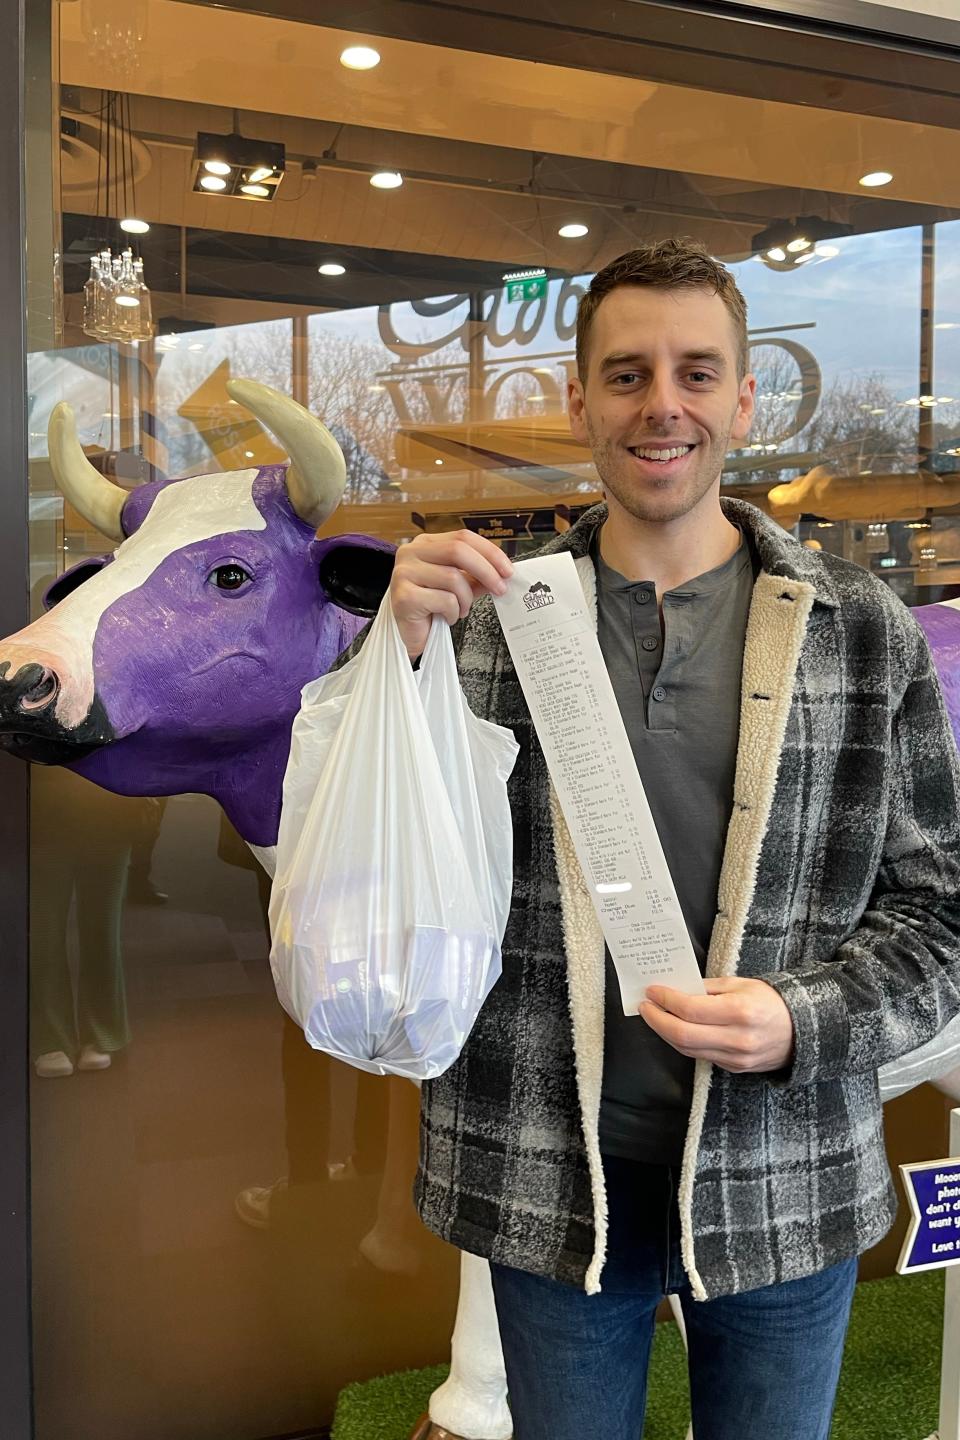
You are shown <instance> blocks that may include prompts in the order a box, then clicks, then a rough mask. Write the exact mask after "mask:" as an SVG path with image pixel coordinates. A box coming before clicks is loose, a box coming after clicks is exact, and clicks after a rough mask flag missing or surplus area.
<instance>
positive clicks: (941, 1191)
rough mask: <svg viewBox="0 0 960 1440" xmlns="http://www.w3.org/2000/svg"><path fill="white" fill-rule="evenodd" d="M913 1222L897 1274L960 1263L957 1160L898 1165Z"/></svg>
mask: <svg viewBox="0 0 960 1440" xmlns="http://www.w3.org/2000/svg"><path fill="white" fill-rule="evenodd" d="M900 1173H901V1175H902V1176H903V1183H904V1186H905V1188H906V1191H907V1199H908V1200H909V1201H910V1209H911V1211H912V1218H911V1222H910V1229H909V1230H908V1232H907V1238H906V1239H905V1240H904V1242H903V1249H902V1250H901V1252H900V1259H899V1260H898V1261H897V1271H898V1273H899V1274H901V1275H910V1274H912V1273H913V1272H914V1271H915V1270H937V1269H939V1268H940V1267H941V1266H944V1265H956V1264H957V1263H958V1262H960V1157H954V1158H953V1159H952V1160H925V1161H923V1162H922V1163H920V1164H916V1165H901V1166H900Z"/></svg>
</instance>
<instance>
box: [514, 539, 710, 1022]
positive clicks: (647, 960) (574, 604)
mask: <svg viewBox="0 0 960 1440" xmlns="http://www.w3.org/2000/svg"><path fill="white" fill-rule="evenodd" d="M494 604H495V605H496V607H497V614H498V615H499V617H500V624H501V625H502V627H503V633H504V635H505V637H506V641H507V645H508V646H509V649H510V655H511V657H512V659H513V664H514V667H515V669H516V672H517V676H518V678H519V680H520V684H521V686H522V688H523V693H524V696H525V698H526V701H527V705H528V707H529V710H530V715H531V717H532V719H533V723H534V727H535V728H536V732H537V736H538V738H539V740H540V744H541V745H542V747H543V753H544V756H545V757H546V761H547V768H548V769H549V771H550V778H551V779H552V781H553V784H554V787H555V789H556V791H557V797H558V799H559V801H560V806H561V809H562V810H563V814H564V817H565V819H566V822H567V825H568V827H569V830H570V835H571V838H572V840H573V844H574V848H575V849H576V852H577V859H578V860H579V861H580V868H581V869H582V871H583V874H584V877H585V879H586V881H587V885H588V886H589V888H590V893H591V895H592V897H593V903H594V905H595V907H596V911H597V917H598V919H599V921H600V928H601V929H602V931H603V935H604V939H605V940H606V942H607V946H608V947H609V950H610V954H611V957H612V959H613V963H614V967H615V968H616V972H617V976H618V977H619V980H620V994H621V998H622V1000H623V1010H624V1014H625V1015H635V1014H636V1012H637V1006H638V1005H639V1003H640V1001H641V1000H643V999H644V996H645V992H646V989H647V986H648V985H671V986H673V988H674V989H676V990H684V991H686V992H687V993H688V994H703V992H704V984H703V979H702V977H701V974H700V969H699V966H698V965H697V960H696V956H695V955H694V953H693V946H692V945H691V943H690V937H689V935H688V934H687V927H686V925H685V924H684V921H683V915H682V913H681V910H680V903H679V901H678V900H677V892H676V889H675V888H674V884H673V879H672V877H671V875H670V871H669V869H668V868H667V861H666V856H665V855H664V853H663V846H662V845H661V843H660V836H659V835H658V834H657V829H656V826H655V825H654V823H653V816H652V815H651V813H650V806H649V804H648V803H647V797H646V795H645V793H644V789H643V782H642V781H641V779H640V775H639V773H638V771H637V765H636V761H635V760H634V758H633V751H632V750H631V748H630V741H629V739H628V738H627V732H626V729H625V728H624V724H623V720H622V718H621V715H620V711H619V708H618V706H617V701H616V696H615V695H614V693H613V686H612V685H611V683H610V677H609V675H608V674H607V668H606V666H605V664H604V662H603V654H602V652H601V650H600V643H599V641H598V640H597V636H596V632H595V630H594V628H593V625H592V622H591V619H590V616H589V614H588V613H587V606H586V601H585V600H584V596H583V590H582V588H581V585H580V579H579V576H578V575H577V567H576V565H575V564H574V562H573V557H572V556H571V555H569V554H566V553H564V554H561V555H545V556H543V557H541V558H539V559H535V560H522V561H520V562H519V563H518V564H516V565H515V566H514V572H513V576H512V578H511V580H510V588H509V589H508V591H507V593H506V594H505V595H504V596H502V597H500V598H495V600H494Z"/></svg>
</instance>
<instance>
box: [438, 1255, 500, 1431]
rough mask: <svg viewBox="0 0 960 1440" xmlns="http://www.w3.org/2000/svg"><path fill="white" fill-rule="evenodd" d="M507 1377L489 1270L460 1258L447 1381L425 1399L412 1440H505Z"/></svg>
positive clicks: (479, 1262)
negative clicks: (425, 1416)
mask: <svg viewBox="0 0 960 1440" xmlns="http://www.w3.org/2000/svg"><path fill="white" fill-rule="evenodd" d="M512 1434H513V1422H512V1421H511V1419H510V1410H509V1407H508V1405H507V1377H506V1374H505V1372H504V1368H503V1350H502V1349H501V1346H500V1331H499V1329H498V1327H497V1312H496V1308H495V1306H494V1303H493V1285H492V1283H491V1280H490V1266H489V1265H488V1264H487V1262H486V1260H480V1259H478V1257H477V1256H476V1255H467V1254H463V1253H461V1256H460V1303H459V1305H458V1306H457V1320H456V1324H455V1325H454V1327H453V1340H452V1341H451V1346H450V1378H449V1379H448V1380H445V1381H444V1383H443V1384H442V1385H441V1386H440V1387H439V1389H437V1390H434V1392H433V1394H432V1395H431V1396H430V1416H429V1421H428V1422H424V1423H423V1424H422V1425H421V1426H420V1427H419V1428H418V1429H417V1431H416V1432H415V1435H416V1437H417V1440H510V1436H511V1435H512Z"/></svg>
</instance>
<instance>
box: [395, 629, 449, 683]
mask: <svg viewBox="0 0 960 1440" xmlns="http://www.w3.org/2000/svg"><path fill="white" fill-rule="evenodd" d="M394 623H396V621H395V620H394ZM447 669H450V670H452V672H453V674H456V670H457V661H456V656H455V655H454V653H453V635H452V633H451V626H450V624H449V623H448V621H446V620H444V618H443V616H442V615H434V617H433V620H432V622H431V624H430V634H429V635H428V636H427V643H426V645H424V647H423V654H422V655H421V656H420V674H421V675H424V674H427V675H429V674H432V673H433V671H434V670H447Z"/></svg>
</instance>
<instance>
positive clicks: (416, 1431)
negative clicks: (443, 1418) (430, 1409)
mask: <svg viewBox="0 0 960 1440" xmlns="http://www.w3.org/2000/svg"><path fill="white" fill-rule="evenodd" d="M410 1440H462V1437H461V1436H460V1435H455V1434H454V1433H453V1431H452V1430H444V1428H443V1426H442V1425H434V1423H433V1421H432V1420H431V1419H430V1416H429V1415H421V1416H420V1419H419V1420H418V1421H417V1423H416V1425H414V1427H413V1429H412V1430H411V1431H410Z"/></svg>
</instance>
